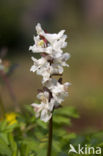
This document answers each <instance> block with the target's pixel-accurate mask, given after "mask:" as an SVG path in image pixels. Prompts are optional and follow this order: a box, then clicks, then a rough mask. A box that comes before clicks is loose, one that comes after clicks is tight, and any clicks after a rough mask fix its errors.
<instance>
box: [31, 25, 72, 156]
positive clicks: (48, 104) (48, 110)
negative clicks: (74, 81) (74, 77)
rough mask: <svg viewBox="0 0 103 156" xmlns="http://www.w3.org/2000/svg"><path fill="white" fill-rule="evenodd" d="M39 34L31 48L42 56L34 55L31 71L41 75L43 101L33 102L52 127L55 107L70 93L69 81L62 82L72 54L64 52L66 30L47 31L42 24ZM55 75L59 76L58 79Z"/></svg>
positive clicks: (39, 115)
mask: <svg viewBox="0 0 103 156" xmlns="http://www.w3.org/2000/svg"><path fill="white" fill-rule="evenodd" d="M36 31H37V36H34V42H35V43H34V45H33V46H30V48H29V50H31V51H32V52H33V53H40V56H41V58H40V59H36V58H34V57H32V60H33V63H34V64H33V66H32V67H31V69H30V71H32V72H36V73H37V75H41V76H42V77H43V79H42V85H43V89H40V90H39V93H38V95H37V98H38V99H39V100H40V101H41V103H40V104H37V103H33V104H32V106H33V107H34V111H35V112H36V117H40V119H41V120H43V121H44V122H47V121H49V120H50V122H49V128H50V129H52V115H53V111H54V109H56V108H58V107H60V106H61V103H62V102H63V101H64V97H65V96H67V95H68V86H69V85H70V83H69V82H66V83H64V84H63V83H62V77H61V76H62V74H63V67H65V66H67V67H68V64H67V63H66V61H67V60H68V59H69V57H70V54H68V53H63V50H62V49H63V48H65V47H66V46H67V42H66V41H65V40H66V38H67V35H65V34H64V32H65V30H61V31H60V32H59V33H58V34H49V33H46V32H45V31H44V30H43V29H42V28H41V25H40V24H37V26H36ZM54 76H59V78H58V79H56V78H54ZM51 135H52V131H51V132H50V134H49V146H48V150H49V152H48V155H50V154H49V153H50V150H51V149H50V146H51Z"/></svg>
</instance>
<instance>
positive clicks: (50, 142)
mask: <svg viewBox="0 0 103 156" xmlns="http://www.w3.org/2000/svg"><path fill="white" fill-rule="evenodd" d="M52 136H53V117H51V119H50V120H49V137H48V151H47V156H51V151H52Z"/></svg>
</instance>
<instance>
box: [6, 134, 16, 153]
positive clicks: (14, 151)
mask: <svg viewBox="0 0 103 156" xmlns="http://www.w3.org/2000/svg"><path fill="white" fill-rule="evenodd" d="M8 137H9V142H10V146H11V150H12V156H17V144H16V142H15V140H14V137H13V134H12V133H10V134H9V135H8Z"/></svg>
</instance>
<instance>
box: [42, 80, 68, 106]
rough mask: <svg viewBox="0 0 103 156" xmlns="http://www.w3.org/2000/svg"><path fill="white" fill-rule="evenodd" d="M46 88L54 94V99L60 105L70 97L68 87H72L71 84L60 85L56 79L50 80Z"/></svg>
mask: <svg viewBox="0 0 103 156" xmlns="http://www.w3.org/2000/svg"><path fill="white" fill-rule="evenodd" d="M45 86H46V87H47V88H49V89H50V91H51V92H52V95H53V98H54V99H55V101H56V102H57V103H59V104H61V102H62V101H64V97H65V96H68V87H69V86H70V83H69V82H66V83H64V84H60V83H59V82H58V81H57V80H55V79H50V80H49V81H47V82H46V83H45Z"/></svg>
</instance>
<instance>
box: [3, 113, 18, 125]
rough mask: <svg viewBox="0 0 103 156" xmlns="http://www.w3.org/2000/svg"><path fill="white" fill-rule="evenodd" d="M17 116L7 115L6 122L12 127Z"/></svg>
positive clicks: (14, 114)
mask: <svg viewBox="0 0 103 156" xmlns="http://www.w3.org/2000/svg"><path fill="white" fill-rule="evenodd" d="M16 117H17V114H16V113H14V112H13V113H7V114H6V115H5V118H6V121H7V122H8V124H9V125H13V124H15V123H17V119H16Z"/></svg>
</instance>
